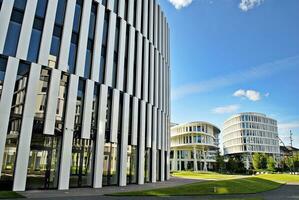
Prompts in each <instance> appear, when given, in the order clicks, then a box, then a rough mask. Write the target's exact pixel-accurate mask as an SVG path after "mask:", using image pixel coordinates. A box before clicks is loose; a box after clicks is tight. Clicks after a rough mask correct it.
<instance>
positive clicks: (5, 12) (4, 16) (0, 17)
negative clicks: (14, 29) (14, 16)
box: [0, 0, 14, 54]
mask: <svg viewBox="0 0 299 200" xmlns="http://www.w3.org/2000/svg"><path fill="white" fill-rule="evenodd" d="M13 4H14V1H13V0H11V1H3V2H2V9H1V10H0V22H1V28H0V53H1V54H2V53H3V50H4V45H5V39H6V35H7V31H8V27H9V21H10V16H11V13H12V9H13Z"/></svg>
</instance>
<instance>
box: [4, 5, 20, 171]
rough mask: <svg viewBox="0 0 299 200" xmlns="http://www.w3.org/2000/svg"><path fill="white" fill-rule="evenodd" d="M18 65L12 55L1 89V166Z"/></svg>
mask: <svg viewBox="0 0 299 200" xmlns="http://www.w3.org/2000/svg"><path fill="white" fill-rule="evenodd" d="M2 6H3V5H2ZM18 66H19V60H18V59H16V58H12V57H9V58H8V62H7V69H6V73H5V77H4V82H3V88H2V91H1V93H2V94H1V99H0V138H1V140H0V166H2V163H3V155H4V149H5V142H6V137H7V130H8V122H9V116H10V110H11V104H12V99H13V94H14V88H15V82H16V78H17V71H18ZM1 170H2V167H0V174H1Z"/></svg>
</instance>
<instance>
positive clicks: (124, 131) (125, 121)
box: [119, 93, 130, 186]
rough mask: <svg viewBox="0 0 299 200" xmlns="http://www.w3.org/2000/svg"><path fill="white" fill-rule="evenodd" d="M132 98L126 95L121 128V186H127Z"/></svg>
mask: <svg viewBox="0 0 299 200" xmlns="http://www.w3.org/2000/svg"><path fill="white" fill-rule="evenodd" d="M129 112H130V96H129V95H128V94H126V93H124V96H123V111H122V127H121V149H120V172H119V177H120V180H119V185H120V186H125V185H127V159H128V154H127V151H128V130H129Z"/></svg>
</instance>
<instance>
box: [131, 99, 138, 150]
mask: <svg viewBox="0 0 299 200" xmlns="http://www.w3.org/2000/svg"><path fill="white" fill-rule="evenodd" d="M131 114H132V122H131V123H132V141H131V143H132V145H137V134H138V114H139V112H138V99H137V98H136V97H133V108H132V113H131Z"/></svg>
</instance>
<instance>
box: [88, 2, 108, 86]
mask: <svg viewBox="0 0 299 200" xmlns="http://www.w3.org/2000/svg"><path fill="white" fill-rule="evenodd" d="M104 18H105V7H104V6H102V5H101V4H100V3H99V4H98V6H97V17H96V25H95V26H96V27H95V37H94V45H93V56H92V64H91V79H92V80H94V81H96V82H98V81H99V72H100V64H101V59H100V58H101V53H102V40H103V29H104Z"/></svg>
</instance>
